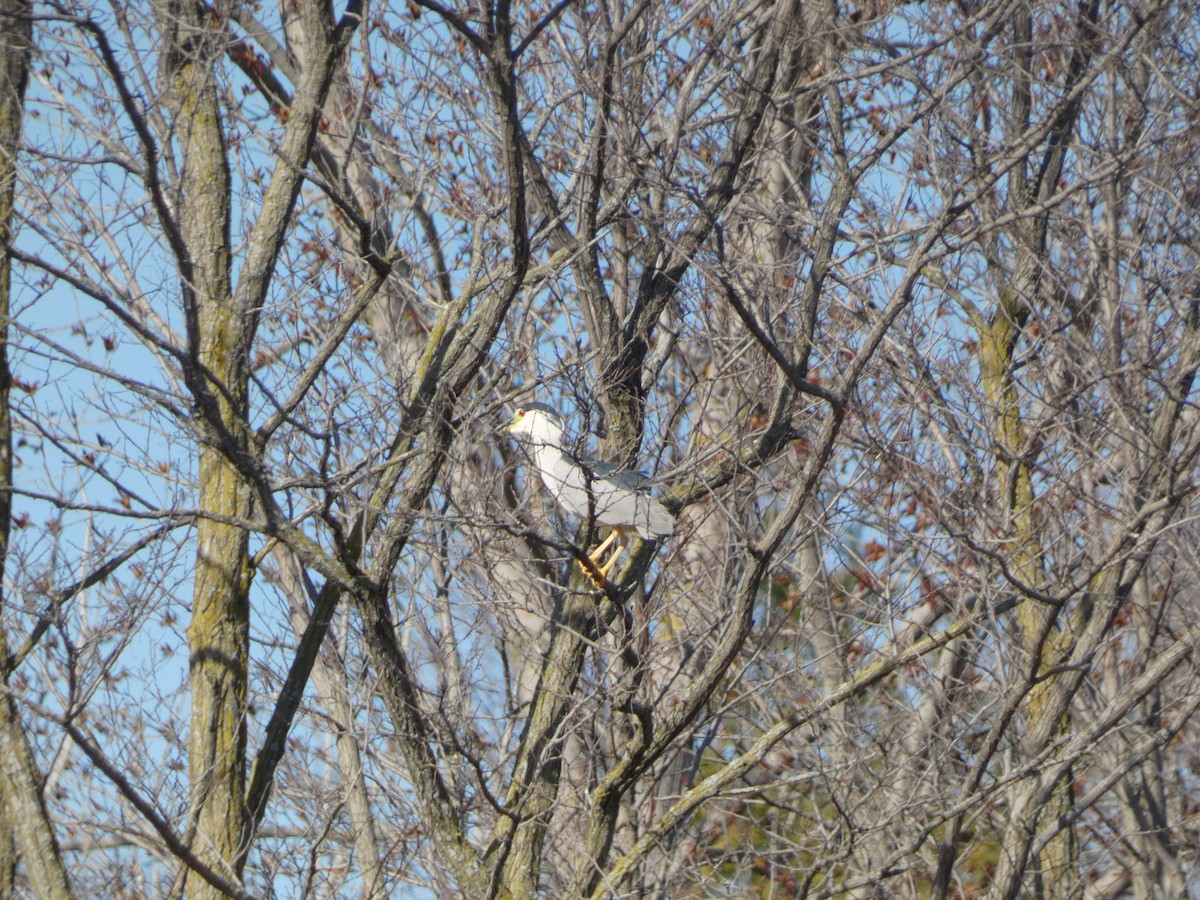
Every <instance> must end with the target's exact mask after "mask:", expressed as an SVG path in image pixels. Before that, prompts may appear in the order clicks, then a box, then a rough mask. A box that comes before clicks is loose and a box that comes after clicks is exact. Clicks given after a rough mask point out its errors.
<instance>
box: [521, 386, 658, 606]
mask: <svg viewBox="0 0 1200 900" xmlns="http://www.w3.org/2000/svg"><path fill="white" fill-rule="evenodd" d="M564 431H565V426H564V423H563V418H562V416H560V415H559V414H558V412H557V410H555V409H554V408H553V407H552V406H549V405H547V404H545V403H530V404H528V405H527V406H522V407H520V408H518V409H517V411H516V414H515V415H514V416H513V418H512V421H511V422H509V423H508V425H506V426H504V428H502V429H501V432H502V433H505V434H510V435H513V436H514V437H517V438H519V439H521V440H522V441H523V442H524V444H525V445H526V447H527V448H528V450H529V452H530V454H531V455H532V457H533V461H534V464H535V465H536V466H537V468H538V471H539V472H540V473H541V476H542V484H544V485H545V486H546V489H547V490H548V491H550V493H552V494H553V495H554V498H555V500H556V501H557V503H558V505H559V506H561V507H563V508H564V509H565V510H566V511H567V512H570V513H573V514H575V515H576V516H578V517H579V518H581V519H583V520H584V521H588V520H595V521H596V522H597V523H598V524H600V525H603V526H605V527H607V528H609V529H611V531H610V532H609V535H608V537H606V538H605V539H604V541H603V542H601V544H600V546H598V547H597V548H596V549H595V550H593V551H592V552H591V553H590V554H588V560H589V562H591V564H592V566H593V567H594V569H595V571H596V573H598V574H599V576H600V577H599V578H598V579H597V578H596V574H594V573H593V572H591V571H588V572H587V574H588V577H589V578H591V579H592V581H593V583H595V584H596V586H597V587H603V586H604V584H605V582H606V581H607V579H608V573H609V572H611V571H612V569H613V566H615V565H616V564H617V560H618V559H619V558H620V556H621V554H622V553H623V552H624V551H625V548H626V545H627V543H628V539H629V535H630V533H631V532H634V531H636V532H637V533H638V535H639V536H640V537H641V538H642V540H644V541H651V540H659V539H661V538H665V537H668V536H669V535H670V534H671V532H672V531H674V529H675V519H674V517H673V516H672V515H671V513H670V512H668V511H667V508H666V507H665V506H663V505H662V504H661V503H659V502H658V501H657V500H655V499H654V498H653V497H651V496H650V492H649V490H648V481H647V479H646V478H645V476H644V475H642V474H641V473H640V472H635V471H628V470H622V469H617V468H616V467H615V466H612V465H610V464H608V463H604V462H599V461H596V460H592V459H588V458H586V457H583V458H581V457H578V456H577V455H575V454H574V453H572V452H571V450H570V449H569V448H568V447H567V445H566V441H565V440H564V437H563V433H564ZM614 543H615V544H616V549H615V550H614V551H613V553H612V556H610V557H609V559H608V560H607V561H606V562H604V563H601V562H600V560H601V559H602V558H603V555H604V552H605V551H606V550H608V548H609V547H611V546H612V545H613V544H614Z"/></svg>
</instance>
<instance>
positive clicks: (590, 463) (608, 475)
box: [582, 458, 650, 491]
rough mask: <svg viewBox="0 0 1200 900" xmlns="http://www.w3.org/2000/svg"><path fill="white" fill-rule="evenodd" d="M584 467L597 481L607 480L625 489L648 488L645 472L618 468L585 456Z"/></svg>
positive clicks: (647, 478) (648, 481)
mask: <svg viewBox="0 0 1200 900" xmlns="http://www.w3.org/2000/svg"><path fill="white" fill-rule="evenodd" d="M582 462H583V465H584V467H585V468H586V469H587V470H588V471H589V472H591V473H592V477H593V478H595V479H596V480H597V481H607V482H608V483H609V484H612V485H615V486H616V487H619V488H621V489H623V490H626V491H646V490H649V489H650V479H649V477H648V476H647V475H646V473H645V472H639V471H637V470H635V469H618V468H617V467H616V466H614V465H613V464H612V463H606V462H604V461H603V460H599V459H591V458H585V459H583V460H582Z"/></svg>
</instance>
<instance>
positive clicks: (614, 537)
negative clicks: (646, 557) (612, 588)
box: [587, 528, 625, 588]
mask: <svg viewBox="0 0 1200 900" xmlns="http://www.w3.org/2000/svg"><path fill="white" fill-rule="evenodd" d="M613 541H616V542H617V549H616V551H615V552H614V553H613V555H612V556H610V557H609V558H608V562H606V563H604V564H603V565H601V564H600V560H601V559H602V558H603V556H604V551H605V550H607V549H608V548H609V546H611V544H612V543H613ZM624 552H625V535H624V534H623V533H622V531H621V529H619V528H614V529H613V530H612V531H610V532H609V533H608V537H606V538H605V539H604V540H603V541H601V542H600V546H599V547H597V548H596V549H595V550H593V551H592V552H591V553H589V554H588V559H589V560H591V563H592V565H593V566H595V567H596V569H597V570H598V571H599V572H600V578H599V579H598V580H597V578H596V577H595V576H594V575H593V574H592V573H591V572H590V571H589V572H588V573H587V576H588V578H590V579H591V580H592V584H594V585H596V587H598V588H602V587H604V583H605V582H606V581H607V580H608V573H609V572H611V571H612V569H613V566H615V565H616V564H617V559H618V558H619V557H620V556H621V554H622V553H624Z"/></svg>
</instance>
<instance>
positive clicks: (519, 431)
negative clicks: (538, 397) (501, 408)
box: [500, 403, 563, 445]
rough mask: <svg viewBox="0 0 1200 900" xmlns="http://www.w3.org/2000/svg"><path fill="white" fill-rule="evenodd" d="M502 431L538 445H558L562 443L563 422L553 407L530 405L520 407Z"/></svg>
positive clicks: (541, 404)
mask: <svg viewBox="0 0 1200 900" xmlns="http://www.w3.org/2000/svg"><path fill="white" fill-rule="evenodd" d="M500 431H501V432H502V433H504V434H512V435H522V436H525V437H527V438H528V439H530V440H532V441H534V442H536V443H543V444H552V445H558V444H561V443H562V434H563V420H562V417H561V416H559V414H558V413H557V412H556V411H555V410H554V408H553V407H551V406H547V405H546V404H545V403H529V404H526V405H525V406H521V407H518V408H517V412H516V414H515V415H514V416H513V417H512V421H511V422H509V423H508V424H507V425H505V426H504V427H503V428H501V429H500Z"/></svg>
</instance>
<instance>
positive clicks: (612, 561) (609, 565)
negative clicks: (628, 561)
mask: <svg viewBox="0 0 1200 900" xmlns="http://www.w3.org/2000/svg"><path fill="white" fill-rule="evenodd" d="M624 552H625V542H624V541H622V542H621V543H619V544H617V549H616V552H615V553H613V555H612V556H610V557H609V558H608V562H606V563H605V564H604V565H602V566H600V574H601V575H603V576H604V578H605V579H606V580H607V578H608V573H609V572H611V571H612V570H613V566H615V565H616V564H617V560H618V559H620V558H621V554H622V553H624Z"/></svg>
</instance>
